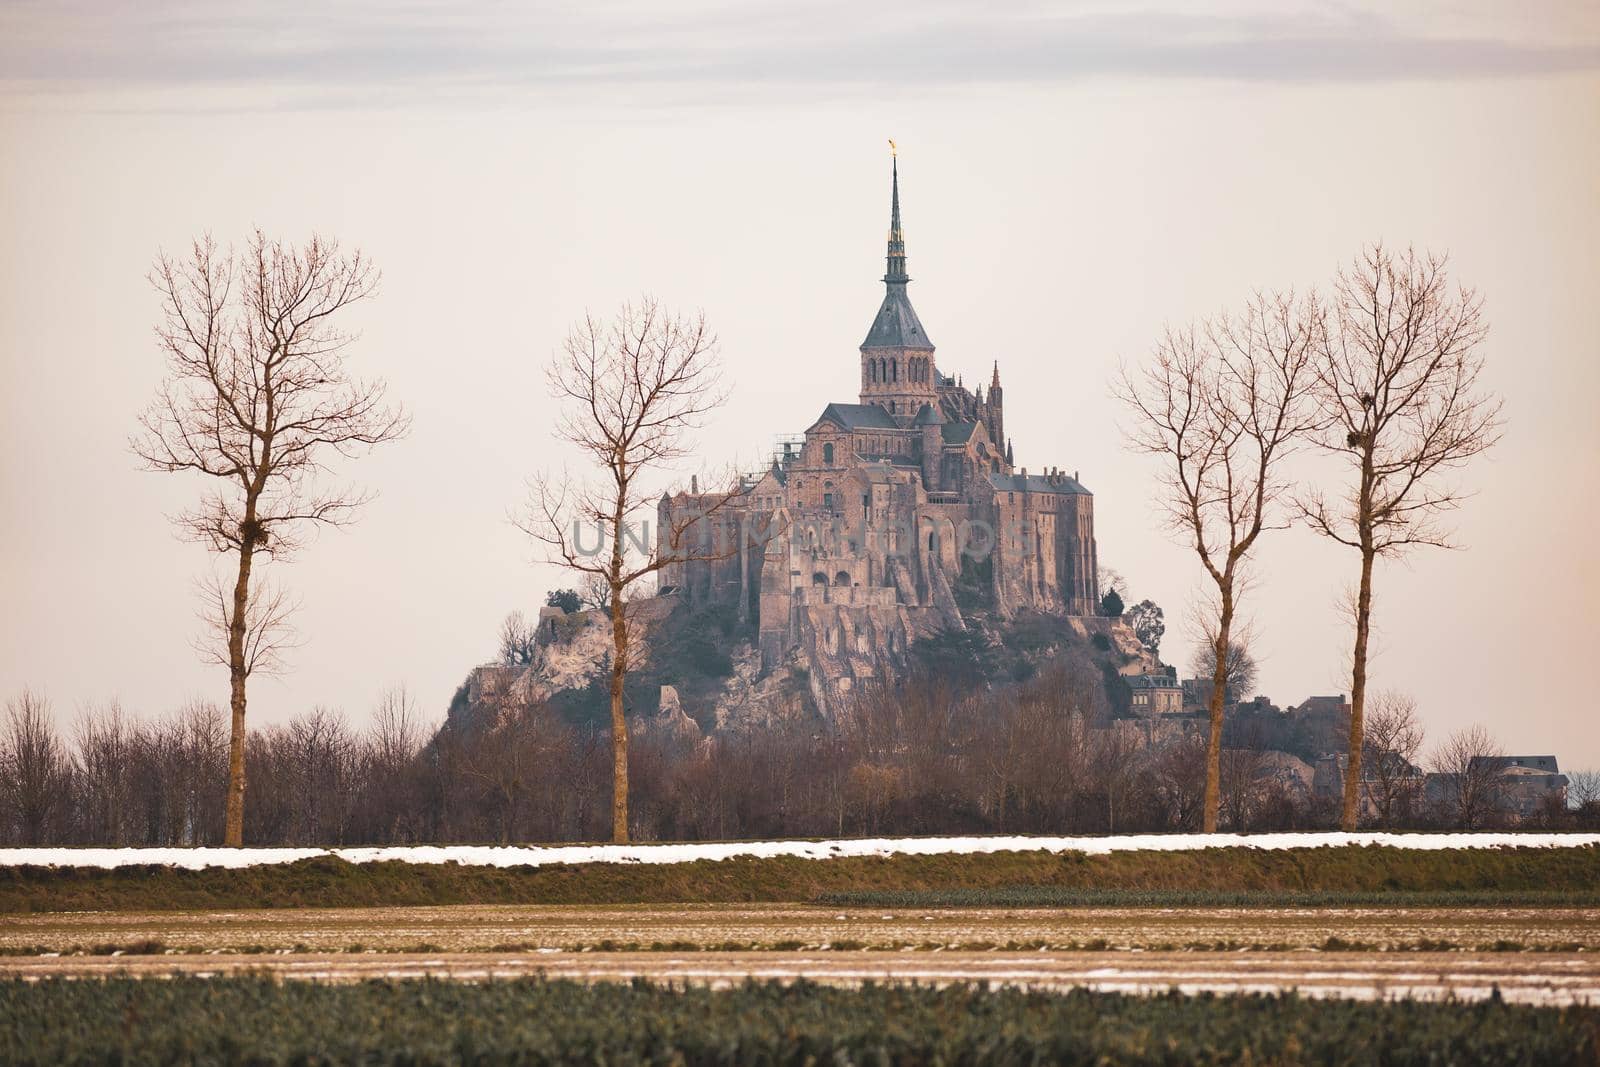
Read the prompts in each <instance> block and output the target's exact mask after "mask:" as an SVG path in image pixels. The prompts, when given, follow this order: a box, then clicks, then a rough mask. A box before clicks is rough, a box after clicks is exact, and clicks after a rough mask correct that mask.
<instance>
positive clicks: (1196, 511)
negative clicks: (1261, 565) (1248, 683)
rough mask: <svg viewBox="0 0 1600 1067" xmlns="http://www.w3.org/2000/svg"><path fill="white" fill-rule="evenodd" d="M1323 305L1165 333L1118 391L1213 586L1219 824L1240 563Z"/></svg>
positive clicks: (1209, 798)
mask: <svg viewBox="0 0 1600 1067" xmlns="http://www.w3.org/2000/svg"><path fill="white" fill-rule="evenodd" d="M1323 327H1324V323H1323V314H1322V310H1321V308H1320V307H1319V306H1318V304H1317V301H1316V299H1315V297H1307V298H1304V299H1302V300H1296V299H1295V298H1294V297H1293V296H1292V295H1277V296H1262V295H1259V294H1258V295H1257V296H1255V297H1254V298H1253V299H1251V301H1250V302H1249V303H1248V304H1247V305H1246V307H1245V309H1244V311H1243V312H1241V313H1240V314H1238V315H1224V316H1222V317H1220V318H1219V319H1216V320H1214V321H1211V322H1207V323H1204V324H1202V325H1201V326H1200V327H1198V328H1195V327H1190V328H1189V329H1186V330H1182V331H1168V333H1167V335H1166V337H1165V338H1164V339H1163V340H1162V342H1161V343H1160V344H1159V345H1158V346H1157V348H1156V352H1155V358H1154V360H1153V361H1152V362H1151V364H1150V365H1149V366H1148V367H1146V368H1145V369H1144V370H1143V371H1141V372H1139V373H1137V374H1135V373H1133V372H1131V371H1129V370H1127V369H1124V371H1123V374H1122V379H1121V382H1120V384H1119V387H1118V393H1119V396H1120V399H1121V400H1122V401H1123V402H1124V404H1125V405H1126V406H1127V408H1128V410H1129V412H1130V413H1131V414H1132V416H1133V425H1132V427H1131V428H1130V429H1129V432H1128V440H1129V445H1130V447H1131V448H1132V449H1133V450H1134V451H1136V452H1143V453H1146V454H1149V455H1153V456H1156V457H1158V458H1159V459H1160V460H1161V462H1162V464H1163V467H1164V470H1163V471H1162V475H1161V485H1162V491H1161V494H1160V499H1159V503H1160V506H1161V508H1162V509H1163V511H1164V512H1165V514H1166V516H1167V520H1168V523H1169V525H1170V527H1171V528H1172V530H1173V532H1174V533H1175V534H1176V535H1177V537H1178V538H1179V539H1180V540H1182V541H1183V542H1184V543H1186V544H1188V545H1189V546H1190V547H1192V548H1193V549H1194V551H1195V554H1196V555H1197V556H1199V558H1200V562H1201V564H1202V566H1204V568H1205V571H1206V574H1207V575H1208V576H1209V578H1210V580H1211V583H1212V585H1213V586H1214V587H1215V591H1216V602H1215V603H1214V604H1213V605H1211V608H1212V613H1211V616H1210V619H1209V621H1208V625H1207V630H1208V634H1209V636H1210V637H1211V641H1212V645H1213V647H1214V648H1215V657H1214V668H1215V669H1214V671H1213V674H1212V680H1213V685H1212V693H1211V709H1210V712H1211V729H1210V734H1209V736H1208V739H1207V746H1206V760H1205V766H1206V786H1205V798H1204V804H1203V814H1202V826H1203V828H1204V830H1205V831H1206V832H1207V833H1212V832H1215V830H1216V828H1217V808H1218V804H1219V783H1220V776H1221V756H1222V715H1223V706H1224V698H1225V695H1226V690H1227V676H1226V664H1227V652H1228V649H1229V647H1230V644H1231V642H1232V633H1233V625H1234V617H1235V613H1236V612H1237V610H1238V603H1237V601H1238V598H1239V596H1240V594H1241V592H1242V591H1243V588H1242V570H1243V568H1244V566H1245V564H1246V561H1247V560H1248V559H1249V557H1250V554H1251V552H1252V550H1254V548H1255V546H1256V542H1257V540H1258V538H1259V537H1260V536H1261V534H1262V532H1263V531H1265V530H1269V529H1274V528H1280V527H1282V526H1284V525H1286V522H1285V521H1284V520H1283V519H1282V518H1281V517H1280V516H1278V515H1277V513H1276V512H1277V510H1278V504H1279V502H1280V500H1281V499H1282V498H1283V497H1284V496H1285V495H1286V494H1287V493H1288V486H1287V485H1286V484H1285V483H1284V480H1283V475H1282V473H1281V468H1282V464H1283V460H1284V459H1285V458H1286V457H1287V456H1288V455H1289V454H1290V453H1291V452H1292V451H1293V450H1294V449H1295V447H1296V446H1297V444H1298V443H1299V441H1300V439H1301V438H1302V437H1303V436H1304V435H1305V434H1306V432H1307V431H1308V430H1309V429H1310V428H1311V426H1312V418H1311V412H1310V410H1309V409H1310V404H1309V403H1308V396H1307V392H1308V389H1309V387H1310V385H1311V381H1312V366H1311V365H1312V359H1313V354H1314V352H1315V351H1316V350H1317V347H1318V346H1319V344H1320V343H1321V335H1322V332H1323Z"/></svg>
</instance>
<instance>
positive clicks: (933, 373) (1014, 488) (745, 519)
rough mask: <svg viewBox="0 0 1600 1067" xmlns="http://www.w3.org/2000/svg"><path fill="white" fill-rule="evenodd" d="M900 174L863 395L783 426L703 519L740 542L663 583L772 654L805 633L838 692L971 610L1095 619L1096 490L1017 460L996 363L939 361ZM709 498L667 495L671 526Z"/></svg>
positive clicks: (775, 659) (661, 533) (663, 522)
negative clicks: (983, 366)
mask: <svg viewBox="0 0 1600 1067" xmlns="http://www.w3.org/2000/svg"><path fill="white" fill-rule="evenodd" d="M891 181H892V192H891V201H890V204H891V206H890V213H889V247H888V269H887V271H886V273H885V274H884V276H883V283H884V290H885V292H884V295H883V302H882V304H881V305H880V306H879V308H878V312H877V314H876V315H875V316H874V317H873V319H872V325H871V326H870V327H869V328H868V330H867V336H866V340H864V341H863V342H862V343H861V347H860V361H861V392H860V396H859V397H858V398H857V402H856V403H853V404H843V403H834V404H829V405H827V406H826V407H825V408H823V409H822V413H821V414H820V415H819V416H817V419H816V421H815V422H813V423H812V424H811V426H810V427H809V428H808V429H807V430H806V431H805V434H804V435H803V437H796V438H788V439H783V440H780V441H779V443H778V447H777V448H776V450H775V452H774V455H773V459H772V464H771V466H770V467H769V468H768V469H767V470H765V471H763V472H760V473H758V474H755V475H751V476H748V477H747V478H746V479H745V481H744V482H743V484H742V485H741V487H740V489H741V492H740V493H739V495H738V496H737V497H736V498H735V499H734V500H733V501H732V502H730V503H727V504H726V505H724V506H722V507H720V508H717V509H715V510H714V512H713V514H711V515H708V516H707V517H705V518H701V519H700V520H699V521H698V523H697V524H696V525H695V526H694V527H691V528H690V529H691V532H692V533H696V534H698V535H699V536H700V537H701V538H702V542H704V540H705V538H707V536H708V535H713V534H714V535H715V536H714V537H713V538H712V539H713V540H714V541H715V542H716V543H717V544H721V545H725V546H727V550H726V551H719V552H715V553H702V554H708V555H715V556H717V557H718V558H709V559H695V560H693V561H691V562H687V563H682V564H677V565H674V566H672V567H670V568H667V569H665V570H663V571H662V572H661V591H662V592H663V593H667V592H675V593H677V594H678V595H680V596H682V597H684V598H686V599H688V600H689V601H690V603H693V604H712V603H720V604H724V605H726V606H727V607H728V608H729V609H730V610H735V611H737V613H738V616H739V619H740V620H741V621H742V622H744V623H746V624H747V625H748V624H750V623H754V624H755V625H756V627H757V630H758V632H759V635H760V642H759V643H760V650H761V659H762V663H763V665H764V666H766V667H772V666H776V665H777V664H778V663H779V662H781V661H782V660H783V659H784V658H785V657H786V656H788V655H789V654H790V652H791V651H792V650H794V649H795V648H796V646H805V647H806V648H808V649H809V650H810V651H811V653H812V655H811V659H812V661H813V662H812V671H813V674H815V673H816V670H817V668H818V667H821V669H822V671H823V673H824V674H825V675H827V676H828V679H829V681H830V682H831V683H833V684H832V685H830V688H836V689H838V690H841V691H842V690H847V689H848V688H849V687H850V682H851V680H860V679H861V678H863V676H874V675H878V674H880V673H882V669H883V668H884V663H883V660H884V658H885V656H887V657H888V659H890V660H891V661H892V660H900V661H902V662H903V659H904V655H905V651H906V648H907V645H908V644H909V642H911V641H913V640H915V638H916V637H918V636H923V635H924V634H927V633H932V632H936V631H937V630H939V629H942V628H945V629H947V628H961V627H963V626H964V625H965V623H966V621H968V620H967V619H966V618H965V617H964V616H966V615H970V614H971V613H972V612H974V611H988V612H991V613H994V614H997V615H1000V616H1006V615H1011V614H1013V613H1015V612H1016V611H1017V610H1018V609H1033V610H1036V611H1039V612H1045V613H1050V614H1056V615H1067V616H1092V615H1094V614H1096V608H1097V606H1098V602H1099V595H1098V590H1097V588H1096V579H1095V572H1096V561H1095V540H1094V497H1093V496H1092V495H1090V493H1089V491H1088V490H1087V489H1085V488H1084V487H1083V486H1082V485H1081V484H1080V483H1079V482H1078V480H1077V478H1076V476H1068V475H1067V474H1065V473H1063V472H1062V471H1061V470H1059V469H1057V468H1054V467H1049V468H1043V469H1041V470H1039V471H1038V472H1037V473H1031V474H1030V473H1029V471H1028V468H1027V467H1021V468H1018V467H1015V466H1014V465H1013V457H1012V451H1011V443H1010V441H1009V439H1008V438H1007V437H1006V433H1005V392H1004V389H1003V387H1002V386H1001V384H1000V367H999V363H998V361H995V362H994V363H993V369H992V373H991V377H990V381H989V386H988V389H987V390H985V389H984V387H983V386H981V385H980V386H978V387H977V388H976V389H975V390H969V389H968V388H967V387H966V386H965V385H963V384H962V382H961V379H960V378H959V377H957V376H953V375H947V374H944V373H942V372H941V371H940V370H939V368H938V365H937V364H936V363H935V361H934V345H933V341H932V339H931V338H929V336H928V332H927V330H925V329H924V328H923V325H922V321H921V319H919V318H918V316H917V313H916V310H915V309H914V308H912V306H911V299H910V296H909V295H908V294H907V292H906V289H907V286H908V284H909V283H910V281H911V279H910V277H909V276H908V275H907V274H906V244H905V234H904V232H903V231H902V229H901V225H900V177H899V167H898V162H896V163H894V164H893V170H892V178H891ZM720 499H721V498H719V500H720ZM711 501H712V495H711V494H702V493H698V492H690V493H679V494H674V495H669V496H666V497H664V498H663V499H662V500H661V502H660V505H659V514H658V534H657V536H658V538H660V539H661V540H662V541H663V542H665V540H666V539H667V538H669V537H670V536H671V535H672V532H673V531H675V530H679V531H681V530H683V529H684V528H685V525H686V517H688V516H693V515H696V514H704V513H705V511H706V509H707V508H708V507H709V506H710V502H711ZM741 531H744V532H745V533H744V534H743V535H741ZM752 531H753V533H752ZM660 549H661V551H662V552H663V554H664V555H670V554H673V549H672V547H671V546H670V545H668V544H666V543H663V544H661V545H660ZM818 660H821V661H822V662H820V663H819V662H818Z"/></svg>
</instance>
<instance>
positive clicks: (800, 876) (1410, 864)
mask: <svg viewBox="0 0 1600 1067" xmlns="http://www.w3.org/2000/svg"><path fill="white" fill-rule="evenodd" d="M1021 886H1046V887H1054V888H1061V889H1073V890H1091V889H1092V890H1119V891H1122V890H1126V891H1137V892H1148V893H1162V892H1181V893H1191V892H1193V893H1199V892H1217V893H1249V894H1258V895H1259V899H1261V901H1262V902H1264V903H1271V902H1272V901H1271V900H1270V899H1269V898H1270V897H1271V896H1272V895H1273V894H1294V893H1317V892H1327V893H1372V894H1387V893H1397V894H1405V893H1443V892H1454V891H1470V892H1485V893H1494V892H1504V893H1507V894H1511V893H1524V892H1534V893H1554V892H1572V893H1593V892H1595V887H1596V886H1600V848H1596V847H1594V846H1581V847H1572V848H1504V849H1488V848H1484V849H1440V850H1437V851H1426V850H1421V849H1398V848H1386V847H1382V846H1376V845H1371V846H1355V845H1346V846H1339V847H1323V848H1297V849H1278V850H1267V849H1251V848H1217V849H1204V850H1196V851H1188V852H1157V851H1149V852H1115V853H1111V854H1109V855H1101V856H1090V855H1086V854H1084V853H1081V852H1067V853H1052V852H995V853H987V854H955V853H944V854H938V855H928V856H914V855H895V856H882V857H877V856H869V857H844V858H836V859H822V860H813V859H800V858H797V857H792V856H778V857H771V858H753V857H735V858H732V859H725V860H697V861H695V862H691V863H670V864H629V863H590V864H573V865H565V864H561V865H552V866H546V867H485V866H458V865H455V864H430V863H398V862H386V863H364V864H352V863H348V862H346V861H344V860H342V859H339V858H338V857H336V856H319V857H317V858H314V859H308V860H301V861H300V862H298V863H286V864H264V865H261V866H256V867H243V868H237V869H227V868H215V867H213V868H207V869H205V870H199V871H189V870H179V869H176V868H171V867H155V866H148V867H117V868H112V869H104V868H70V867H66V868H50V867H29V866H15V867H0V913H4V912H21V911H61V910H91V909H98V910H108V909H109V910H139V911H151V910H182V909H189V908H207V907H360V906H364V905H385V904H387V905H406V904H628V903H639V904H663V903H740V902H776V901H793V902H800V901H809V900H814V899H816V898H817V897H819V896H820V895H821V894H824V893H844V892H861V891H874V892H877V891H887V890H893V891H927V890H938V891H949V890H1005V891H1007V892H1012V891H1015V890H1016V888H1017V887H1021Z"/></svg>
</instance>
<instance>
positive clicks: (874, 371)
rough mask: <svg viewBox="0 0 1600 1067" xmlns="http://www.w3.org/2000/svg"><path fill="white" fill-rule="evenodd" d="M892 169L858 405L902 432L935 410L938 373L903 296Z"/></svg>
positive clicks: (895, 171)
mask: <svg viewBox="0 0 1600 1067" xmlns="http://www.w3.org/2000/svg"><path fill="white" fill-rule="evenodd" d="M891 143H892V142H891ZM890 167H891V192H890V206H889V253H888V266H887V270H886V271H885V273H884V275H883V286H884V294H883V303H882V304H881V305H880V306H879V307H878V314H877V317H876V318H874V319H873V320H872V328H871V329H870V330H868V331H867V339H866V340H865V341H863V342H861V403H863V404H877V405H879V406H880V407H882V408H884V409H885V410H887V411H888V412H889V413H890V414H891V415H894V416H895V417H896V418H897V419H899V421H900V424H901V425H902V426H904V425H906V424H907V423H909V422H910V420H911V419H912V418H914V417H915V416H916V414H917V412H918V411H919V410H921V408H922V405H924V404H930V405H932V406H933V407H934V408H935V409H937V408H938V406H939V393H938V372H937V371H935V370H934V366H933V342H932V341H930V340H928V334H927V331H925V330H924V329H923V328H922V323H921V321H919V320H918V319H917V313H916V311H915V310H914V309H913V308H912V307H911V300H910V298H909V297H908V296H907V295H906V285H907V283H909V282H910V281H911V279H910V278H909V277H908V276H907V275H906V239H905V233H904V231H902V230H901V228H900V165H899V160H898V159H895V160H894V161H893V162H892V163H891V164H890Z"/></svg>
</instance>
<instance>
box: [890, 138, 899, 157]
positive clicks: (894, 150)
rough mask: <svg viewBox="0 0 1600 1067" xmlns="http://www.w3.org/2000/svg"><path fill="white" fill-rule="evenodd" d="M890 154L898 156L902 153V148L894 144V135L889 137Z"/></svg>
mask: <svg viewBox="0 0 1600 1067" xmlns="http://www.w3.org/2000/svg"><path fill="white" fill-rule="evenodd" d="M889 154H890V155H891V156H898V155H899V154H900V150H899V149H897V148H896V147H895V146H894V138H893V137H891V138H889Z"/></svg>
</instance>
